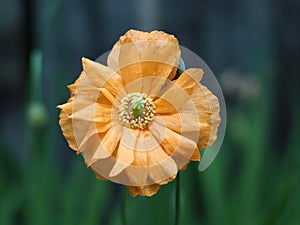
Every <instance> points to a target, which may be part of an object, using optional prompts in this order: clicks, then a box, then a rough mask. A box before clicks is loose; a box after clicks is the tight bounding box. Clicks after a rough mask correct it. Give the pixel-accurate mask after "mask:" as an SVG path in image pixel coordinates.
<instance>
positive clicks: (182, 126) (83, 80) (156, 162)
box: [58, 30, 220, 196]
mask: <svg viewBox="0 0 300 225" xmlns="http://www.w3.org/2000/svg"><path fill="white" fill-rule="evenodd" d="M179 59H180V49H179V45H178V41H177V39H176V38H175V37H174V36H173V35H169V34H166V33H164V32H161V31H153V32H150V33H148V32H141V31H135V30H130V31H128V32H127V33H126V34H125V35H123V36H122V37H120V39H119V41H118V42H117V43H116V44H115V45H114V47H113V49H112V51H111V52H110V54H109V56H108V60H107V64H108V66H104V65H101V64H100V63H97V62H94V61H92V60H89V59H87V58H82V67H83V72H82V73H81V75H80V77H79V78H78V79H77V80H76V82H75V83H74V84H72V85H70V86H69V89H70V91H71V96H70V99H69V100H68V101H67V103H65V104H63V105H59V106H58V108H60V109H61V112H60V120H59V124H60V126H61V129H62V132H63V134H64V136H65V138H66V139H67V141H68V143H69V146H70V147H71V148H72V149H74V150H76V151H77V153H81V154H82V156H83V157H84V160H85V163H86V165H87V166H88V167H90V169H91V170H92V171H93V172H94V173H95V174H96V177H97V178H98V179H101V180H110V181H112V182H116V183H120V184H123V185H125V186H126V187H127V188H128V191H129V193H130V195H131V196H136V195H141V196H152V195H154V194H155V193H157V191H158V190H159V188H160V186H161V185H164V184H167V183H168V182H170V181H172V180H174V179H175V178H176V175H177V173H178V171H179V170H183V169H185V168H186V167H187V165H188V164H189V162H190V161H199V160H200V158H201V155H200V151H199V150H201V149H204V148H206V147H207V146H210V145H212V144H213V143H214V141H215V140H216V138H217V130H218V126H219V124H220V116H219V111H220V109H219V102H218V99H217V98H216V96H214V95H213V94H212V93H211V92H210V91H209V90H208V89H207V88H206V87H205V86H203V85H201V84H200V81H201V79H202V77H203V75H204V71H203V70H201V69H197V68H191V69H188V70H186V71H184V72H183V73H182V74H181V75H180V76H179V78H178V79H177V80H173V81H172V79H173V78H174V77H175V74H176V71H177V67H178V64H179ZM132 93H143V94H145V95H147V96H149V97H151V99H152V100H153V104H154V105H155V107H156V108H155V112H154V111H153V112H154V113H155V114H154V116H153V118H152V119H151V122H150V123H149V124H147V126H146V127H145V128H141V129H140V128H132V127H130V126H129V125H128V124H127V125H126V123H124V121H125V122H126V120H128V118H130V117H128V116H127V117H126V118H125V117H124V118H125V119H124V118H123V117H122V115H123V114H121V111H120V109H122V110H123V108H124V106H123V105H122V104H123V102H124V101H123V100H124V98H126V97H128V96H130V94H132ZM132 101H133V100H132ZM132 101H131V102H130V103H129V106H130V107H132V108H130V110H133V107H134V103H133V102H132ZM121 106H122V107H123V108H122V107H121ZM148 119H149V118H148Z"/></svg>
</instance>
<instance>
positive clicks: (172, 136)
mask: <svg viewBox="0 0 300 225" xmlns="http://www.w3.org/2000/svg"><path fill="white" fill-rule="evenodd" d="M149 129H150V131H151V133H152V134H153V136H154V137H155V138H156V139H157V141H158V142H159V143H160V145H161V147H162V148H163V149H164V151H165V152H166V153H167V154H168V155H169V156H171V157H172V158H173V160H174V161H175V163H176V164H177V168H178V169H181V168H182V167H183V166H184V165H186V163H188V162H189V161H190V159H191V157H192V155H193V153H194V151H195V150H196V149H197V144H196V143H195V142H194V141H192V140H190V139H188V138H186V137H184V136H182V135H180V134H178V133H176V132H174V131H172V130H170V129H168V128H166V127H163V126H162V125H161V124H159V123H157V122H155V120H153V121H152V123H151V125H150V126H149Z"/></svg>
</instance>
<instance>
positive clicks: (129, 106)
mask: <svg viewBox="0 0 300 225" xmlns="http://www.w3.org/2000/svg"><path fill="white" fill-rule="evenodd" d="M155 108H156V107H155V104H154V102H153V100H152V99H151V98H150V97H149V96H147V95H146V94H145V93H139V92H134V93H130V94H128V95H127V96H126V97H124V98H123V99H122V100H121V104H120V106H119V113H120V114H119V115H120V120H121V122H122V123H123V124H124V125H125V126H127V127H129V128H139V129H145V128H146V127H148V125H149V124H150V122H151V121H152V120H153V118H154V114H155Z"/></svg>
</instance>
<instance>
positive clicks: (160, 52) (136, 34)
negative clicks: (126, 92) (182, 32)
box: [107, 30, 180, 85]
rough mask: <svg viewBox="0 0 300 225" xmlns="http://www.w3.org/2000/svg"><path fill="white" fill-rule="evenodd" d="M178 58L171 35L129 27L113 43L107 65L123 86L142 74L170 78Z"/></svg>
mask: <svg viewBox="0 0 300 225" xmlns="http://www.w3.org/2000/svg"><path fill="white" fill-rule="evenodd" d="M179 59H180V49H179V46H178V41H177V39H176V38H175V37H174V36H173V35H169V34H166V33H164V32H159V31H153V32H151V33H148V32H142V31H135V30H130V31H128V32H127V33H126V34H125V35H124V36H122V37H120V39H119V41H118V42H117V43H116V44H115V46H114V47H113V49H112V51H111V53H110V55H109V56H108V61H107V64H108V66H109V67H110V68H112V69H113V70H114V71H118V72H119V73H120V74H121V75H122V78H123V80H124V83H125V85H127V84H129V83H131V82H132V81H134V80H137V79H138V78H141V77H146V76H159V77H163V78H165V79H167V78H168V79H173V78H174V76H175V73H176V68H177V66H178V64H179Z"/></svg>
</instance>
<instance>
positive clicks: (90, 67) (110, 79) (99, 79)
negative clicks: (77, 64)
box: [82, 58, 124, 96]
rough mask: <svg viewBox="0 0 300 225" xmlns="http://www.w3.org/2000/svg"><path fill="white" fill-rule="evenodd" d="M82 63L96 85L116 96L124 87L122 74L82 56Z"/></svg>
mask: <svg viewBox="0 0 300 225" xmlns="http://www.w3.org/2000/svg"><path fill="white" fill-rule="evenodd" d="M82 65H83V69H84V72H85V73H86V75H87V77H88V78H89V79H90V81H91V82H92V83H93V84H94V85H95V86H96V87H99V88H106V89H107V90H108V91H109V92H110V93H111V94H113V95H114V96H117V95H118V94H119V93H120V92H121V91H122V90H123V89H124V87H123V81H122V78H121V76H120V75H119V74H117V73H116V72H114V71H113V70H111V69H110V68H109V67H106V66H103V65H101V64H100V63H97V62H93V61H91V60H89V59H86V58H82Z"/></svg>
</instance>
